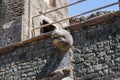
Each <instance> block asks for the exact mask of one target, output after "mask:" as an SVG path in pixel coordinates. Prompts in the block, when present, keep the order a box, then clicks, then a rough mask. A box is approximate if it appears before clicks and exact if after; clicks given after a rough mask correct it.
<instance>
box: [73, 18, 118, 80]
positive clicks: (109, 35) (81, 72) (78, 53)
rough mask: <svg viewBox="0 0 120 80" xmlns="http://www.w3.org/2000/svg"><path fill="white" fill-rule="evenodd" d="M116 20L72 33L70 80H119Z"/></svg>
mask: <svg viewBox="0 0 120 80" xmlns="http://www.w3.org/2000/svg"><path fill="white" fill-rule="evenodd" d="M119 30H120V18H116V19H114V20H112V21H109V22H106V23H102V24H98V25H95V26H93V27H92V28H87V29H84V30H82V31H77V32H73V36H74V47H75V49H74V55H73V58H74V61H73V62H72V63H73V66H74V80H115V79H119V78H120V53H119V50H120V49H119V48H120V34H119V33H120V31H119Z"/></svg>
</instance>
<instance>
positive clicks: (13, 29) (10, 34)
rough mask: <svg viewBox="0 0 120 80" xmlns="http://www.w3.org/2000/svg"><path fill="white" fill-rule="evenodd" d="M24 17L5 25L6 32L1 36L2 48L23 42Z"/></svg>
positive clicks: (0, 43) (0, 44)
mask: <svg viewBox="0 0 120 80" xmlns="http://www.w3.org/2000/svg"><path fill="white" fill-rule="evenodd" d="M21 26H22V17H21V16H20V17H19V18H18V19H17V20H15V21H11V22H9V23H7V24H4V25H3V29H4V32H3V33H2V35H0V46H1V47H3V46H6V45H8V44H11V43H16V42H20V41H21V30H22V29H21V28H22V27H21Z"/></svg>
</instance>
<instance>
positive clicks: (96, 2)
mask: <svg viewBox="0 0 120 80" xmlns="http://www.w3.org/2000/svg"><path fill="white" fill-rule="evenodd" d="M75 1H78V0H69V4H70V3H72V2H75ZM117 1H118V0H86V1H84V2H82V3H79V4H76V5H74V6H71V7H69V16H73V15H75V14H80V13H82V12H85V11H88V10H91V9H95V8H98V7H101V6H104V5H107V4H111V3H114V2H117ZM118 9H119V7H118V5H115V6H112V7H109V8H105V9H102V10H108V11H116V10H118Z"/></svg>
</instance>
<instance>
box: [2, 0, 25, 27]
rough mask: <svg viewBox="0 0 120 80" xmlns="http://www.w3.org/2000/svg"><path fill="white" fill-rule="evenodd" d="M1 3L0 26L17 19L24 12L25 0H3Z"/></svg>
mask: <svg viewBox="0 0 120 80" xmlns="http://www.w3.org/2000/svg"><path fill="white" fill-rule="evenodd" d="M0 5H1V6H0V27H1V26H2V25H3V24H5V23H8V22H10V21H13V20H16V19H17V18H18V16H21V15H22V14H23V12H24V0H1V3H0Z"/></svg>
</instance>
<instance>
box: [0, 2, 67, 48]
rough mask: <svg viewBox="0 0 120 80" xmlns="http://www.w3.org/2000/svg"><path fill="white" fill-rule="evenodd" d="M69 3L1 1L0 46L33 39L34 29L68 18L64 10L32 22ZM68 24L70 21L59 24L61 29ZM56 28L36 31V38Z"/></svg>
mask: <svg viewBox="0 0 120 80" xmlns="http://www.w3.org/2000/svg"><path fill="white" fill-rule="evenodd" d="M67 3H68V0H34V1H33V0H1V1H0V46H5V45H7V44H10V43H15V42H20V41H23V40H26V39H29V38H31V37H32V34H31V30H32V29H33V28H36V27H39V26H42V25H44V24H47V23H51V22H54V21H57V20H60V19H63V18H66V17H67V16H68V10H67V8H64V9H61V10H58V11H54V12H51V13H48V14H45V15H42V16H43V17H41V16H39V17H35V18H34V19H33V20H32V17H33V16H36V15H39V14H41V13H44V12H47V11H49V10H52V9H55V8H58V7H61V6H64V5H66V4H67ZM33 22H34V24H33ZM66 24H68V21H64V22H61V23H58V25H60V26H59V27H64V26H65V25H66ZM58 25H57V26H58ZM55 27H56V26H55ZM55 27H53V26H51V27H50V28H51V29H47V28H41V29H38V30H35V31H34V32H35V35H34V36H37V35H40V34H41V33H45V32H49V31H51V30H53V29H54V28H55Z"/></svg>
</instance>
